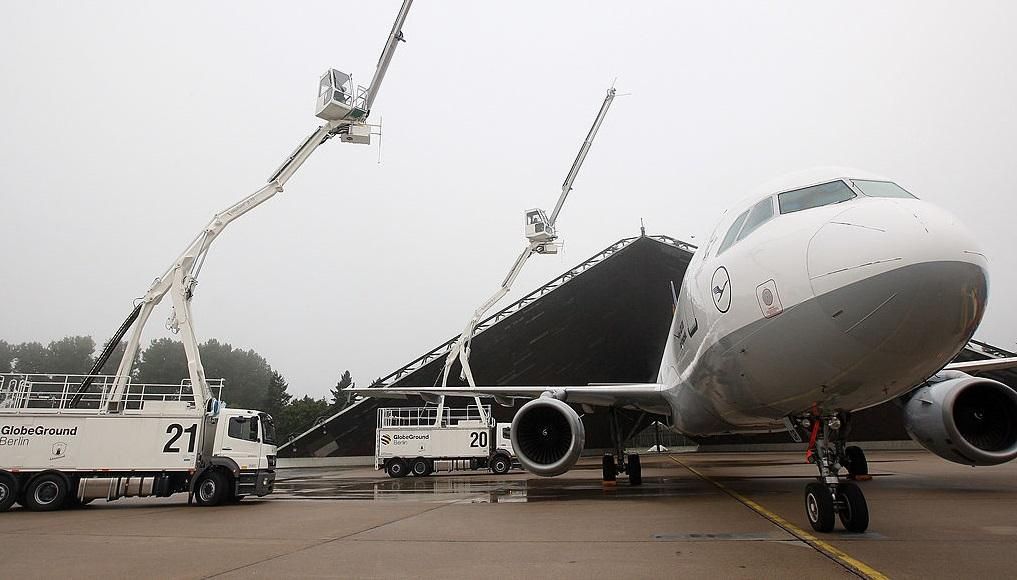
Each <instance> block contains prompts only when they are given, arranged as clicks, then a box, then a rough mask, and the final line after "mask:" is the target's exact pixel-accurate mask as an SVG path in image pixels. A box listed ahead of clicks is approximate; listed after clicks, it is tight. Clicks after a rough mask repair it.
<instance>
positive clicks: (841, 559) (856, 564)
mask: <svg viewBox="0 0 1017 580" xmlns="http://www.w3.org/2000/svg"><path fill="white" fill-rule="evenodd" d="M669 457H670V458H671V461H674V462H675V463H677V464H678V465H681V466H682V467H684V468H685V469H688V470H689V471H691V472H692V473H693V474H695V475H696V476H698V477H699V478H700V479H702V480H703V481H705V482H707V483H710V484H712V485H714V486H715V487H717V489H719V490H721V491H723V492H724V493H726V494H727V495H729V496H731V497H732V498H733V499H735V500H736V501H738V502H739V503H741V504H742V505H744V506H745V507H747V508H749V509H750V510H752V511H754V512H756V513H757V514H759V515H761V516H763V517H764V518H766V519H768V520H770V522H772V523H773V524H775V525H776V526H778V527H780V528H782V529H783V530H784V531H785V532H787V533H789V534H791V535H792V536H794V537H796V538H798V539H799V540H801V541H802V542H805V543H806V544H808V545H809V546H811V547H812V548H813V549H814V550H816V551H817V552H819V553H820V554H822V555H824V556H826V557H827V558H830V559H831V560H833V561H834V562H836V563H838V564H840V565H841V566H843V567H844V568H847V570H848V571H850V572H853V573H854V574H856V575H858V576H860V577H862V578H868V579H870V580H887V578H888V576H886V574H883V573H882V572H880V571H878V570H876V569H875V568H873V567H871V566H869V565H868V564H866V563H865V562H862V561H860V560H856V559H855V558H852V557H851V556H849V555H847V554H845V553H844V552H842V551H840V550H838V549H837V548H835V547H834V546H832V545H830V544H828V543H827V542H824V541H823V540H820V539H819V538H817V537H815V536H813V535H812V534H810V533H808V532H806V531H805V530H803V529H801V528H799V527H798V526H796V525H794V524H792V523H791V522H789V521H787V520H785V519H784V518H782V517H780V516H778V515H777V514H775V513H773V512H772V511H770V510H768V509H766V508H765V507H763V506H761V505H759V504H758V503H756V502H754V501H752V500H751V499H749V498H747V497H745V496H743V495H742V494H740V493H738V492H736V491H734V490H732V489H730V488H729V487H727V486H725V485H724V484H722V483H720V482H719V481H716V480H715V479H713V478H711V477H709V476H707V475H705V474H703V473H702V472H700V471H699V470H697V469H696V468H694V467H692V466H691V465H689V464H687V463H685V462H684V461H681V460H680V459H678V458H677V457H675V456H674V455H669Z"/></svg>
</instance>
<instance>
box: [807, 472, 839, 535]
mask: <svg viewBox="0 0 1017 580" xmlns="http://www.w3.org/2000/svg"><path fill="white" fill-rule="evenodd" d="M805 515H806V517H808V519H809V524H810V525H811V526H812V529H813V530H816V531H817V532H821V533H824V534H825V533H828V532H832V531H833V524H834V515H835V514H834V509H833V497H832V496H831V495H830V489H829V488H828V487H826V485H825V484H822V483H819V482H816V481H814V482H812V483H810V484H808V485H806V486H805Z"/></svg>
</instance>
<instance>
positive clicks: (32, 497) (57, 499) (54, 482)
mask: <svg viewBox="0 0 1017 580" xmlns="http://www.w3.org/2000/svg"><path fill="white" fill-rule="evenodd" d="M66 497H67V480H65V479H64V478H63V477H61V476H59V475H57V474H55V473H44V474H42V475H40V476H39V477H36V478H35V479H33V480H32V481H31V482H30V483H29V484H28V487H26V488H25V507H26V508H28V509H30V510H32V511H35V512H49V511H53V510H58V509H60V508H61V507H62V506H63V505H64V498H66Z"/></svg>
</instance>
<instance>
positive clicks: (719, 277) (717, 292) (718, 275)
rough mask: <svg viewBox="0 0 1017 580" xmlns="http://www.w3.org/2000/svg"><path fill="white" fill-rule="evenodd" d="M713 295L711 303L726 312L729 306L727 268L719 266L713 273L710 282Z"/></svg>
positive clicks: (729, 295) (729, 288) (729, 283)
mask: <svg viewBox="0 0 1017 580" xmlns="http://www.w3.org/2000/svg"><path fill="white" fill-rule="evenodd" d="M710 286H711V288H712V291H711V292H710V294H712V295H713V305H714V306H716V307H717V310H720V311H721V312H727V311H728V309H729V308H731V276H730V275H729V274H728V273H727V268H725V267H724V266H721V267H719V268H717V271H716V272H714V273H713V281H712V282H711V283H710Z"/></svg>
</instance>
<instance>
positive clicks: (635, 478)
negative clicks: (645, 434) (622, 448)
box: [629, 453, 643, 485]
mask: <svg viewBox="0 0 1017 580" xmlns="http://www.w3.org/2000/svg"><path fill="white" fill-rule="evenodd" d="M629 485H643V465H642V463H640V461H639V454H638V453H632V454H630V455H629Z"/></svg>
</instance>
